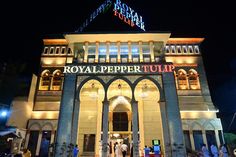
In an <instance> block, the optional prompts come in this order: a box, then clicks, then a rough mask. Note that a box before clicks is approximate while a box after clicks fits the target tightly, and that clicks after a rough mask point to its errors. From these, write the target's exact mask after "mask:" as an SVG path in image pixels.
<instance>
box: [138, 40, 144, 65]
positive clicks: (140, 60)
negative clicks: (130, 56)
mask: <svg viewBox="0 0 236 157" xmlns="http://www.w3.org/2000/svg"><path fill="white" fill-rule="evenodd" d="M138 45H139V62H141V63H142V62H143V49H142V41H139V42H138Z"/></svg>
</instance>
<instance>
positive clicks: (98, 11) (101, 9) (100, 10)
mask: <svg viewBox="0 0 236 157" xmlns="http://www.w3.org/2000/svg"><path fill="white" fill-rule="evenodd" d="M111 5H112V2H111V0H106V1H105V2H104V3H103V4H101V5H100V6H99V7H98V8H97V9H96V10H95V11H94V12H93V13H92V14H90V18H89V19H86V20H85V21H84V23H83V24H82V25H81V26H80V27H79V29H77V30H76V31H75V32H82V31H83V30H84V28H85V27H87V26H88V24H89V23H91V22H92V21H93V20H94V19H95V18H96V17H97V16H98V15H99V14H101V13H104V12H106V10H108V9H109V7H110V6H111Z"/></svg>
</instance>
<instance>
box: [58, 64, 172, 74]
mask: <svg viewBox="0 0 236 157" xmlns="http://www.w3.org/2000/svg"><path fill="white" fill-rule="evenodd" d="M173 70H174V66H173V65H172V64H153V65H105V64H104V65H68V66H64V70H63V73H69V74H158V73H165V72H173Z"/></svg>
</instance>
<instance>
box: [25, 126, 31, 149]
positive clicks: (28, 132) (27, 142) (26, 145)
mask: <svg viewBox="0 0 236 157" xmlns="http://www.w3.org/2000/svg"><path fill="white" fill-rule="evenodd" d="M29 137H30V130H27V132H26V137H25V145H24V148H28V144H29Z"/></svg>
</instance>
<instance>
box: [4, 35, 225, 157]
mask: <svg viewBox="0 0 236 157" xmlns="http://www.w3.org/2000/svg"><path fill="white" fill-rule="evenodd" d="M203 40H204V39H203V38H170V33H136V34H135V33H130V34H66V35H64V38H62V39H59V38H57V39H44V49H43V52H42V55H41V66H40V73H39V74H38V75H37V76H36V75H34V76H33V79H32V84H31V89H30V93H29V96H28V98H27V99H22V98H16V99H15V101H14V103H13V107H12V111H13V113H14V114H12V116H11V118H10V120H9V122H8V123H9V124H14V125H17V126H18V127H20V128H25V129H26V130H27V132H26V137H25V147H28V148H29V149H30V150H31V152H32V153H33V154H35V155H36V156H38V155H39V154H40V153H41V152H42V151H43V150H42V143H43V142H42V141H43V140H42V139H44V138H46V139H48V140H50V143H54V142H55V140H56V141H57V142H56V147H55V148H56V153H57V155H58V154H59V153H60V151H61V147H62V144H63V143H64V142H65V143H66V144H69V143H73V144H78V145H79V148H80V156H86V155H87V156H88V155H89V156H105V154H106V153H107V149H106V148H107V147H106V145H105V144H106V143H110V144H112V145H113V144H114V142H116V141H118V142H120V141H121V142H125V143H127V144H128V145H133V146H134V147H133V148H134V150H133V151H134V153H135V156H142V154H143V152H142V149H143V148H144V146H145V145H147V146H151V145H152V140H153V139H159V140H160V142H161V148H162V154H164V155H165V156H175V155H176V154H181V156H186V151H185V148H189V149H192V150H199V149H200V145H201V144H202V143H205V144H207V145H208V144H209V142H214V143H215V144H217V145H218V146H219V145H220V144H222V143H223V140H224V139H223V138H222V126H221V121H220V119H218V118H217V117H216V112H218V111H217V109H216V108H215V107H214V105H213V103H212V101H211V97H210V93H209V89H208V84H207V79H206V74H205V70H204V66H203V61H202V57H201V51H200V47H199V46H200V44H201V42H202V41H203ZM19 110H20V111H21V112H17V111H19ZM19 117H21V118H19ZM113 153H114V152H113ZM57 155H56V156H57Z"/></svg>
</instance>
